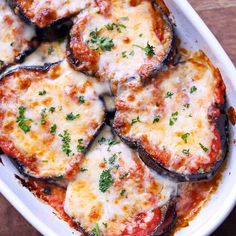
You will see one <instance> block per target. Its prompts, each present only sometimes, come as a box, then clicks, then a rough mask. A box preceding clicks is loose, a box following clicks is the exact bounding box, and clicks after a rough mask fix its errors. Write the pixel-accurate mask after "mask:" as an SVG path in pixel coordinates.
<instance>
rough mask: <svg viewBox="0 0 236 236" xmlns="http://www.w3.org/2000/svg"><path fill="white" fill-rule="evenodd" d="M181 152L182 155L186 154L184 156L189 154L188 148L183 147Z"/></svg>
mask: <svg viewBox="0 0 236 236" xmlns="http://www.w3.org/2000/svg"><path fill="white" fill-rule="evenodd" d="M182 153H183V154H184V155H186V156H189V153H190V152H189V149H184V150H183V151H182Z"/></svg>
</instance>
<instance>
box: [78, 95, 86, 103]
mask: <svg viewBox="0 0 236 236" xmlns="http://www.w3.org/2000/svg"><path fill="white" fill-rule="evenodd" d="M79 102H80V103H81V104H83V103H85V99H84V96H79Z"/></svg>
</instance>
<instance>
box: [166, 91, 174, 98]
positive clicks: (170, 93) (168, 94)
mask: <svg viewBox="0 0 236 236" xmlns="http://www.w3.org/2000/svg"><path fill="white" fill-rule="evenodd" d="M173 95H174V93H172V92H170V91H168V92H167V93H166V95H165V98H172V96H173Z"/></svg>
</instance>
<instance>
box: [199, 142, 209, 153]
mask: <svg viewBox="0 0 236 236" xmlns="http://www.w3.org/2000/svg"><path fill="white" fill-rule="evenodd" d="M199 145H200V147H201V148H202V150H203V151H204V152H208V148H207V147H205V146H203V145H202V144H201V143H199Z"/></svg>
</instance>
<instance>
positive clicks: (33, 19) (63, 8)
mask: <svg viewBox="0 0 236 236" xmlns="http://www.w3.org/2000/svg"><path fill="white" fill-rule="evenodd" d="M7 1H8V3H9V4H10V6H11V7H12V8H13V9H14V10H15V12H17V13H18V14H19V15H20V16H21V17H23V19H25V21H26V22H28V23H32V24H34V25H36V26H37V27H38V28H41V29H43V28H55V27H57V26H59V25H62V24H63V23H65V22H66V21H68V20H69V19H70V18H71V17H72V16H74V15H76V14H78V13H79V12H80V11H81V10H83V9H85V8H87V7H88V6H89V5H91V4H92V3H93V0H79V1H77V0H70V1H68V0H52V1H48V0H43V1H42V0H31V1H28V0H7Z"/></svg>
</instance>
